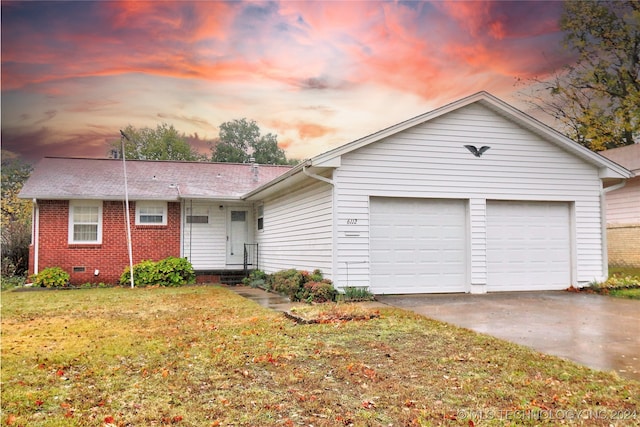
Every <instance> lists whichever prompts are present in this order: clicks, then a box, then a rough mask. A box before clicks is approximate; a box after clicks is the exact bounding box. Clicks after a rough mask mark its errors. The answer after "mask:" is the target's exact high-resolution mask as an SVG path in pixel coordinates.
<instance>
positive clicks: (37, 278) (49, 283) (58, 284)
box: [31, 267, 69, 288]
mask: <svg viewBox="0 0 640 427" xmlns="http://www.w3.org/2000/svg"><path fill="white" fill-rule="evenodd" d="M31 280H33V284H34V285H35V286H40V287H43V288H63V287H65V286H67V285H68V284H69V273H67V272H66V271H64V270H63V269H61V268H60V267H49V268H45V269H44V270H42V271H41V272H39V273H38V274H34V275H32V276H31Z"/></svg>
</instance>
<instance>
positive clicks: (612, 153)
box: [600, 144, 640, 175]
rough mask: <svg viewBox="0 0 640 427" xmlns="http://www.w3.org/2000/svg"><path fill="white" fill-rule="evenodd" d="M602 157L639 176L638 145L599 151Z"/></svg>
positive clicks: (639, 150)
mask: <svg viewBox="0 0 640 427" xmlns="http://www.w3.org/2000/svg"><path fill="white" fill-rule="evenodd" d="M600 154H602V155H603V156H604V157H606V158H607V159H609V160H612V161H614V162H616V163H617V164H619V165H620V166H624V167H625V168H627V169H629V170H630V171H633V172H635V174H636V175H639V174H640V144H632V145H625V146H624V147H618V148H610V149H608V150H605V151H601V152H600Z"/></svg>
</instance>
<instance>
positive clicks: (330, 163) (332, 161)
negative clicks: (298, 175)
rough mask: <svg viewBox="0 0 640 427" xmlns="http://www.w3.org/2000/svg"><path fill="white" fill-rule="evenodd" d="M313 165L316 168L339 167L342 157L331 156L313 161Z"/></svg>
mask: <svg viewBox="0 0 640 427" xmlns="http://www.w3.org/2000/svg"><path fill="white" fill-rule="evenodd" d="M311 165H312V166H313V167H316V168H339V167H340V166H341V165H342V157H341V156H335V157H330V158H328V159H326V160H324V161H314V160H312V161H311Z"/></svg>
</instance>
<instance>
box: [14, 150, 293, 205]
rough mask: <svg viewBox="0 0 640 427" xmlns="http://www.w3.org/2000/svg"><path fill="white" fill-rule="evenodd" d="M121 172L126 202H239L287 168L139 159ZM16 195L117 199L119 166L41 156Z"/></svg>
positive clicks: (121, 191)
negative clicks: (215, 200)
mask: <svg viewBox="0 0 640 427" xmlns="http://www.w3.org/2000/svg"><path fill="white" fill-rule="evenodd" d="M126 168H127V188H128V192H129V198H130V199H132V200H167V201H173V200H179V199H180V198H207V199H240V198H241V196H242V195H244V194H245V193H247V192H249V191H251V190H253V189H254V188H256V187H259V186H260V185H263V184H265V183H267V182H269V181H271V180H273V179H274V178H276V177H278V176H279V175H281V174H283V173H285V172H287V171H288V170H289V169H291V167H290V166H272V165H257V164H237V163H205V162H173V161H145V160H128V161H127V162H126ZM20 197H21V198H29V199H32V198H36V199H59V200H68V199H100V200H123V199H124V168H123V162H122V160H118V159H78V158H55V157H45V158H44V159H42V160H41V161H40V162H39V163H38V164H37V165H36V166H35V168H34V171H33V173H32V174H31V176H30V177H29V179H28V180H27V182H26V183H25V185H24V187H23V188H22V191H21V192H20Z"/></svg>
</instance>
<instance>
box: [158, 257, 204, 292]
mask: <svg viewBox="0 0 640 427" xmlns="http://www.w3.org/2000/svg"><path fill="white" fill-rule="evenodd" d="M156 269H157V272H158V275H159V279H160V282H161V283H162V284H161V286H169V287H175V286H182V285H192V284H194V283H195V282H196V273H195V271H193V266H192V265H191V263H190V262H189V260H187V259H186V258H175V257H168V258H165V259H163V260H160V261H158V263H157V264H156Z"/></svg>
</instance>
